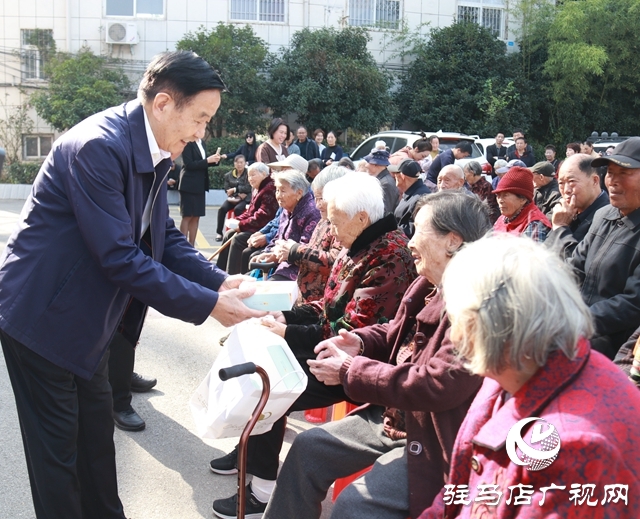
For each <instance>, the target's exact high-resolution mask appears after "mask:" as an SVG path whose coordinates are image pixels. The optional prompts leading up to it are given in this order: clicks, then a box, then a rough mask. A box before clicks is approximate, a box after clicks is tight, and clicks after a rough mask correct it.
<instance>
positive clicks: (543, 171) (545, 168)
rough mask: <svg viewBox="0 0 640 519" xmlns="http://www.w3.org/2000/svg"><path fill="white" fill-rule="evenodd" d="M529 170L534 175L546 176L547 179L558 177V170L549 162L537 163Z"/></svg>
mask: <svg viewBox="0 0 640 519" xmlns="http://www.w3.org/2000/svg"><path fill="white" fill-rule="evenodd" d="M529 169H530V170H531V173H533V174H537V175H544V176H545V177H555V176H556V168H554V167H553V164H551V162H547V161H546V160H543V161H542V162H536V163H535V164H534V165H533V166H532V167H530V168H529Z"/></svg>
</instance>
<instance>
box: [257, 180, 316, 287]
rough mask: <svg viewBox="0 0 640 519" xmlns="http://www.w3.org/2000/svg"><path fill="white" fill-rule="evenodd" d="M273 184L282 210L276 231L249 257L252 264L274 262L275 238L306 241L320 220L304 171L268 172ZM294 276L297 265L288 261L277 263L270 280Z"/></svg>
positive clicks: (289, 279) (292, 279) (291, 279)
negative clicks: (265, 243)
mask: <svg viewBox="0 0 640 519" xmlns="http://www.w3.org/2000/svg"><path fill="white" fill-rule="evenodd" d="M271 176H272V177H273V180H274V182H275V184H276V200H277V201H278V204H279V205H280V207H282V213H281V214H280V221H279V223H278V231H277V232H276V235H275V236H274V238H273V240H271V242H270V243H269V244H268V245H267V247H266V248H265V249H264V251H263V252H262V253H260V254H258V255H257V256H253V257H252V261H253V262H255V263H273V262H277V261H278V257H277V255H276V253H275V251H274V248H275V244H276V242H277V241H278V240H293V241H296V242H299V243H308V242H309V239H310V238H311V235H312V234H313V230H314V229H315V228H316V225H317V224H318V222H319V221H320V211H318V209H317V208H316V205H315V202H314V200H313V194H312V193H311V190H310V189H309V182H308V181H307V179H306V178H305V175H304V173H302V172H300V171H297V170H295V169H287V170H285V171H278V172H277V173H273V174H272V175H271ZM297 276H298V266H297V265H292V264H290V263H289V262H288V261H283V262H281V263H279V264H278V266H277V267H276V269H275V272H274V274H273V276H271V279H273V280H274V281H294V280H295V279H296V277H297Z"/></svg>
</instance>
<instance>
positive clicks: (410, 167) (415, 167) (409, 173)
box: [387, 159, 422, 178]
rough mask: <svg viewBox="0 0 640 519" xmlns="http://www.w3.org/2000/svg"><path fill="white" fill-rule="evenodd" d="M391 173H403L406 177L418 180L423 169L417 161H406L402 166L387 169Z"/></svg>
mask: <svg viewBox="0 0 640 519" xmlns="http://www.w3.org/2000/svg"><path fill="white" fill-rule="evenodd" d="M387 169H388V170H389V172H390V173H402V174H403V175H404V176H406V177H411V178H418V177H419V176H420V173H422V168H421V167H420V164H418V163H417V162H416V161H415V160H411V159H405V160H403V161H402V162H401V163H400V164H397V165H395V166H394V165H391V166H389V167H388V168H387Z"/></svg>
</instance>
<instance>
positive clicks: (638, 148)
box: [591, 137, 640, 169]
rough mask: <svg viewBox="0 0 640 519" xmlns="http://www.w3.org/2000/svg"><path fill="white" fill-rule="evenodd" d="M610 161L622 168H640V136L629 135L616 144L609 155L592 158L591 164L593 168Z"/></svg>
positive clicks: (605, 164) (607, 163) (606, 164)
mask: <svg viewBox="0 0 640 519" xmlns="http://www.w3.org/2000/svg"><path fill="white" fill-rule="evenodd" d="M610 162H613V163H614V164H617V165H618V166H620V167H623V168H631V169H635V168H640V137H629V138H628V139H627V140H626V141H624V142H621V143H620V144H618V145H617V146H616V147H615V149H614V150H613V152H612V153H611V155H606V156H604V157H599V158H597V159H593V160H592V161H591V166H592V167H594V168H598V167H600V166H608V165H609V163H610Z"/></svg>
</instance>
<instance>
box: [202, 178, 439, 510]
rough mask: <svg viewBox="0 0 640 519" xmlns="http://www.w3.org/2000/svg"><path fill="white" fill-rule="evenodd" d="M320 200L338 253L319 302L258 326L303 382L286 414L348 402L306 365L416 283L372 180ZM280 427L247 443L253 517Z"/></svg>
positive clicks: (273, 469) (348, 183)
mask: <svg viewBox="0 0 640 519" xmlns="http://www.w3.org/2000/svg"><path fill="white" fill-rule="evenodd" d="M323 198H324V199H325V201H326V203H327V212H328V217H329V221H330V222H331V232H332V234H333V235H334V236H335V237H336V238H337V239H338V240H340V243H341V244H342V245H343V247H344V249H342V251H341V252H340V254H339V255H338V257H337V259H336V261H335V263H334V264H333V269H332V271H331V274H330V276H329V280H328V282H327V286H326V290H325V293H324V298H323V300H322V301H316V302H314V303H311V304H304V305H299V306H294V308H293V310H292V311H291V312H285V313H284V316H283V315H282V314H279V315H278V316H277V317H278V318H277V320H278V322H276V321H274V320H265V325H267V326H269V328H270V329H271V330H273V331H274V332H275V333H278V334H280V335H282V336H284V337H285V339H286V340H287V342H288V343H289V345H290V346H291V349H292V351H293V353H294V354H295V356H296V358H298V359H299V360H300V364H301V365H302V367H303V369H304V370H305V371H306V372H307V374H308V377H309V380H308V383H307V388H306V390H305V392H304V393H303V394H302V395H301V396H300V398H299V399H298V400H297V401H296V403H295V404H294V405H293V406H292V407H291V409H290V411H299V410H303V409H313V408H317V407H325V406H328V405H331V404H334V403H336V402H340V401H343V400H345V399H346V398H347V396H346V394H345V392H344V390H343V388H342V386H328V385H325V384H323V383H322V382H320V381H318V380H317V379H316V378H315V376H314V375H313V374H311V373H310V372H309V368H308V366H307V364H306V360H307V359H310V358H315V354H314V351H313V348H314V347H315V345H317V344H318V343H319V342H320V341H322V340H323V339H327V338H329V337H332V336H335V335H337V334H338V332H339V331H340V330H353V329H356V328H362V327H364V326H368V325H374V324H383V323H386V322H387V321H388V320H389V319H391V318H392V317H393V315H394V314H395V311H396V309H397V308H398V305H399V304H400V300H401V299H402V296H403V295H404V293H405V292H406V290H407V289H408V288H409V286H410V285H411V282H412V281H413V280H414V278H415V276H416V271H415V267H414V264H413V258H412V257H411V254H410V252H409V249H408V248H407V240H406V238H405V236H404V233H402V231H400V230H398V229H397V227H396V222H395V218H394V217H393V215H391V214H389V215H387V216H384V203H383V198H382V188H381V186H380V182H378V180H377V179H375V178H373V177H371V176H369V175H366V174H362V173H349V174H348V175H346V176H344V177H342V178H339V179H337V180H334V181H333V182H330V183H328V184H327V185H326V186H325V187H324V192H323ZM358 398H360V397H358ZM285 424H286V417H282V418H281V419H280V420H278V421H277V422H276V423H275V424H274V426H273V429H272V430H271V431H270V432H268V433H265V434H261V435H257V436H251V437H250V438H249V446H248V464H247V472H248V473H249V474H252V475H253V476H254V477H253V480H252V482H251V491H250V492H247V496H248V500H247V510H253V511H254V512H253V513H256V514H259V513H261V512H262V511H264V508H265V507H266V502H267V501H268V499H269V496H270V494H271V490H272V489H273V486H274V484H275V479H276V475H277V472H278V454H279V452H280V449H281V447H282V443H283V439H284V429H285ZM236 459H237V455H236V451H235V450H234V451H233V452H232V453H230V454H228V455H227V456H225V457H223V458H219V459H215V460H213V461H212V462H211V470H213V471H214V472H218V473H223V474H227V473H229V471H233V470H235V465H236ZM441 483H442V482H440V486H441ZM438 488H439V487H438ZM303 497H304V496H303V494H298V496H297V498H298V499H303ZM235 506H236V502H235V496H234V497H233V498H229V499H222V500H218V501H214V504H213V509H214V511H215V512H216V514H218V515H221V516H222V517H227V516H229V517H235ZM225 514H226V515H225ZM278 517H279V518H283V517H291V518H293V517H296V518H298V517H300V518H301V517H306V516H305V515H304V514H303V515H296V514H292V515H286V514H285V515H279V516H278Z"/></svg>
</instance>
